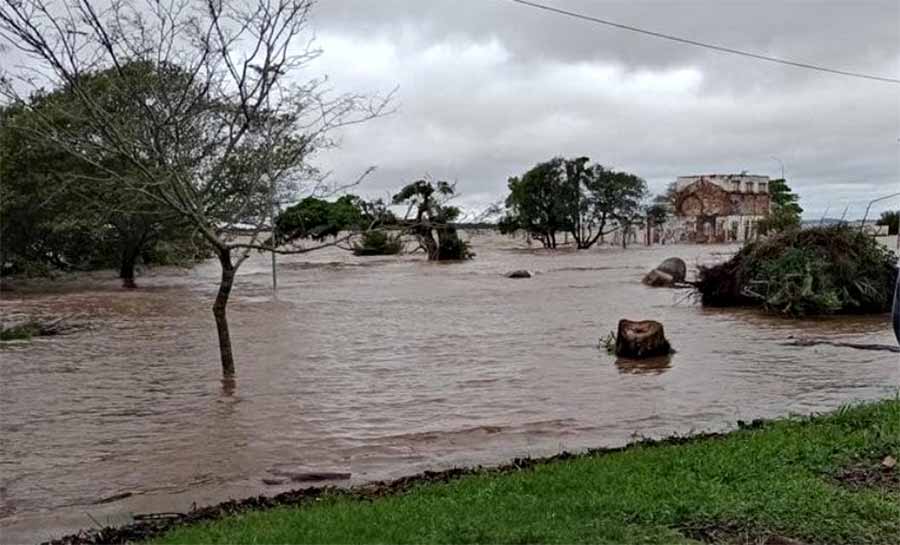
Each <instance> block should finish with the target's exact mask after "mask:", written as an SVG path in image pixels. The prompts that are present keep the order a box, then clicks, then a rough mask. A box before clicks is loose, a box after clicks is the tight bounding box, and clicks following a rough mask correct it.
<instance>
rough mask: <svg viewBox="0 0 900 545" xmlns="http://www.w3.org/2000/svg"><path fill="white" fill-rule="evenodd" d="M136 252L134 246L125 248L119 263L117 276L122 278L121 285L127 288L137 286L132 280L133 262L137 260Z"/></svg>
mask: <svg viewBox="0 0 900 545" xmlns="http://www.w3.org/2000/svg"><path fill="white" fill-rule="evenodd" d="M137 257H138V252H137V249H135V248H131V247H128V248H125V250H123V251H122V262H121V263H120V264H119V278H121V279H122V287H123V288H128V289H134V288H137V284H136V283H135V282H134V264H135V262H136V261H137Z"/></svg>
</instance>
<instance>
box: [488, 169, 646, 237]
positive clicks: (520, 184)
mask: <svg viewBox="0 0 900 545" xmlns="http://www.w3.org/2000/svg"><path fill="white" fill-rule="evenodd" d="M646 186H647V185H646V182H644V180H642V179H641V178H639V177H637V176H635V175H633V174H628V173H625V172H617V171H614V170H611V169H607V168H604V167H603V166H602V165H597V164H591V163H590V159H588V158H587V157H578V158H575V159H564V158H562V157H555V158H553V159H551V160H549V161H546V162H543V163H539V164H538V165H536V166H535V167H533V168H532V169H531V170H529V171H528V172H526V173H525V174H524V175H523V176H522V177H521V179H520V178H511V179H510V180H509V188H510V195H509V197H507V199H506V208H507V215H506V216H505V217H504V218H503V220H501V224H500V226H501V230H502V231H506V232H509V231H512V230H515V229H522V230H525V231H526V232H528V233H529V234H530V235H531V236H532V238H535V239H537V240H540V241H541V243H542V244H543V245H544V247H545V248H555V247H556V245H557V240H556V238H557V237H556V234H557V232H559V231H566V232H568V233H570V234H571V235H572V238H573V239H574V240H575V244H576V247H577V248H578V249H587V248H590V247H591V246H593V245H594V244H596V243H597V241H599V240H602V238H603V237H604V235H607V234H609V233H611V232H613V231H615V230H616V229H619V228H620V226H621V225H622V222H624V221H626V220H629V221H630V220H631V219H632V218H633V217H634V216H635V214H636V213H637V212H638V211H639V210H640V203H641V199H642V198H643V197H644V195H645V193H646Z"/></svg>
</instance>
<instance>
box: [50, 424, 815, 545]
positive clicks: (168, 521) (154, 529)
mask: <svg viewBox="0 0 900 545" xmlns="http://www.w3.org/2000/svg"><path fill="white" fill-rule="evenodd" d="M823 414H827V413H817V414H811V415H807V416H799V415H795V416H785V417H781V418H774V419H765V420H763V419H755V420H753V421H752V422H749V423H748V422H744V421H742V420H738V421H737V427H736V429H734V430H731V431H726V432H702V433H696V434H688V435H679V434H675V435H671V436H667V437H663V438H660V439H650V438H644V439H639V440H637V441H632V442H630V443H628V444H627V445H624V446H621V447H597V448H591V449H587V450H584V451H579V452H577V453H573V452H568V451H563V452H560V453H558V454H554V455H552V456H545V457H537V458H530V457H523V458H514V459H512V460H511V461H509V462H507V463H504V464H501V465H496V466H481V465H478V466H472V467H457V468H451V469H446V470H441V471H424V472H421V473H417V474H414V475H409V476H406V477H399V478H397V479H392V480H386V481H373V482H370V483H364V484H359V485H355V486H352V487H339V486H321V487H320V486H314V487H307V488H297V489H294V490H288V491H286V492H282V493H279V494H276V495H273V496H267V495H259V496H252V497H248V498H243V499H239V500H227V501H224V502H221V503H217V504H213V505H209V506H205V507H199V508H196V509H193V510H191V511H188V512H186V513H178V512H165V513H147V514H136V515H134V518H135V522H132V523H130V524H127V525H124V526H106V527H102V528H90V529H84V530H81V531H79V532H77V533H74V534H69V535H66V536H62V537H59V538H57V539H53V540H50V541H45V542H42V543H41V544H40V545H99V544H124V543H136V542H142V541H146V540H149V539H152V538H154V537H158V536H160V535H162V534H165V533H166V532H168V531H170V530H172V529H174V528H176V527H179V526H186V525H192V524H197V523H201V522H210V521H215V520H219V519H223V518H227V517H230V516H233V515H238V514H241V513H244V512H248V511H262V510H268V509H273V508H276V507H301V506H304V505H308V504H311V503H314V502H316V501H318V500H319V499H321V498H323V497H344V498H350V499H353V500H357V501H374V500H376V499H379V498H383V497H387V496H393V495H400V494H403V493H405V492H407V491H409V490H411V489H413V488H414V487H416V486H419V485H424V484H436V483H446V482H450V481H453V480H456V479H460V478H463V477H467V476H471V475H503V474H509V473H515V472H519V471H529V470H531V469H534V468H535V467H538V466H542V465H547V464H554V463H559V462H564V461H567V460H573V459H578V458H592V457H600V456H605V455H609V454H614V453H619V452H623V451H627V450H631V449H635V448H645V447H663V446H673V445H683V444H687V443H695V442H701V441H709V440H717V439H723V438H725V437H727V436H730V435H732V434H734V433H739V432H742V431H745V430H750V429H759V428H762V427H764V426H765V425H766V424H767V423H769V422H773V421H777V420H784V419H786V418H795V417H796V418H801V419H802V420H809V419H810V418H814V417H816V416H820V415H823Z"/></svg>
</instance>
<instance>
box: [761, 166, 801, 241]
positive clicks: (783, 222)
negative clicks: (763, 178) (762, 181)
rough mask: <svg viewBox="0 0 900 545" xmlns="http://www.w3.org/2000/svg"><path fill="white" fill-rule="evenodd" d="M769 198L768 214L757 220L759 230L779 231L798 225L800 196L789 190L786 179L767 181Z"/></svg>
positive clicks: (766, 231) (764, 231) (762, 231)
mask: <svg viewBox="0 0 900 545" xmlns="http://www.w3.org/2000/svg"><path fill="white" fill-rule="evenodd" d="M769 198H770V199H771V203H772V207H771V211H770V212H769V216H768V217H767V218H765V219H763V220H761V221H760V222H759V231H760V232H761V233H763V234H766V233H769V232H775V233H780V232H782V231H786V230H788V229H798V228H799V227H800V216H801V214H803V208H801V207H800V204H799V201H800V197H799V196H798V195H797V194H796V193H793V192H792V191H791V188H790V186H789V185H788V184H787V181H786V180H784V179H781V178H778V179H775V180H771V181H770V182H769Z"/></svg>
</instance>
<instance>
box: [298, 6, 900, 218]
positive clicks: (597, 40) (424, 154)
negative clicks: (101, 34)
mask: <svg viewBox="0 0 900 545" xmlns="http://www.w3.org/2000/svg"><path fill="white" fill-rule="evenodd" d="M546 3H548V4H552V5H554V6H557V7H561V8H564V9H568V10H572V11H580V12H584V13H588V14H592V15H596V16H598V17H602V18H606V19H611V20H614V21H617V22H621V23H624V24H630V25H635V26H641V27H645V28H648V29H651V30H658V31H662V32H666V33H669V34H676V35H679V36H684V37H687V38H691V39H695V40H700V41H706V42H712V43H717V44H722V45H726V46H729V47H733V48H739V49H746V50H750V51H754V52H759V53H763V54H766V55H771V56H776V57H784V58H789V59H793V60H798V61H802V62H807V63H813V64H822V65H826V66H830V67H834V68H838V69H846V70H852V71H859V72H868V73H873V74H879V75H885V76H888V77H895V78H896V77H898V76H900V3H897V2H895V1H888V2H722V1H711V2H678V3H675V2H665V3H663V2H598V1H590V0H580V1H579V0H568V1H564V0H556V1H553V0H547V2H546ZM314 23H315V25H314V26H315V28H316V32H317V35H318V38H319V39H318V45H319V46H321V47H322V48H323V49H324V50H325V54H324V56H323V57H322V58H321V59H320V61H319V62H318V63H317V64H316V66H315V67H314V68H315V69H316V70H322V71H324V72H327V73H329V74H330V75H331V76H332V78H333V83H334V86H335V88H336V89H338V90H346V91H385V90H389V89H391V88H393V87H394V86H395V85H399V94H398V100H397V106H398V111H397V113H395V114H394V115H392V116H390V117H388V118H385V119H380V120H377V121H374V122H372V123H370V124H368V125H365V126H360V127H357V128H354V129H353V130H348V131H346V133H345V134H344V139H343V147H342V149H341V150H340V151H338V152H334V153H329V154H328V155H327V156H325V157H323V163H324V164H325V165H326V166H327V167H328V168H331V169H333V170H334V172H335V176H336V177H337V178H339V179H341V178H348V177H352V176H353V174H354V172H358V171H360V170H361V169H363V168H365V166H367V165H370V164H375V165H378V166H379V170H378V171H377V172H376V173H375V174H374V175H373V177H372V178H371V179H370V180H368V181H367V184H366V187H365V191H364V192H366V193H369V194H373V195H383V194H386V193H387V192H389V191H390V190H392V189H396V188H397V187H399V186H400V185H401V184H403V183H404V182H407V181H409V180H412V179H414V178H416V177H420V176H422V175H425V174H430V175H432V176H434V177H436V178H446V179H451V180H452V179H456V180H458V184H459V188H460V189H461V191H462V192H463V193H465V194H466V198H465V199H463V201H464V202H465V203H466V204H470V205H473V206H476V205H479V204H486V203H487V202H490V201H494V200H497V199H500V198H502V197H503V194H504V191H505V182H506V179H507V177H509V176H511V175H516V174H519V173H521V172H522V171H523V170H524V169H526V168H528V167H529V166H530V165H532V164H534V163H535V162H537V161H540V160H544V159H547V158H549V157H550V156H552V155H556V154H563V155H576V154H586V155H589V156H591V157H592V158H593V159H594V160H595V161H597V162H600V163H603V164H607V165H610V166H614V167H616V168H622V169H627V170H630V171H633V172H635V173H637V174H639V175H641V176H643V177H645V178H646V179H647V180H648V181H649V182H650V183H651V187H652V188H653V189H655V190H660V189H662V188H663V187H664V186H665V184H666V183H667V182H669V181H671V180H673V179H674V178H675V177H676V176H678V175H682V174H690V173H698V172H712V171H724V172H737V171H741V170H749V171H751V172H756V173H762V174H770V175H776V174H778V173H779V172H780V168H781V167H780V163H779V162H778V161H777V160H776V159H774V158H773V157H777V158H778V159H780V160H781V161H783V162H784V164H785V168H786V171H787V174H788V177H789V179H790V180H791V181H792V183H793V185H794V187H795V188H796V189H797V190H798V191H799V192H800V193H801V196H802V198H803V204H804V205H805V206H806V208H807V212H808V215H809V216H815V215H817V214H820V213H821V212H822V211H823V210H824V209H825V208H826V207H827V206H829V205H831V206H832V208H833V209H834V208H835V207H838V208H843V206H844V205H846V204H851V203H853V204H854V205H855V207H856V208H859V210H860V212H861V210H862V207H863V205H861V204H860V203H861V202H862V201H865V200H867V199H869V198H872V197H873V196H877V195H878V194H882V193H886V192H890V191H892V190H893V191H900V160H898V152H900V142H898V137H900V86H898V85H891V84H885V83H878V82H870V81H865V80H857V79H851V78H846V77H841V76H835V75H830V74H824V73H820V72H812V71H807V70H801V69H797V68H792V67H786V66H780V65H776V64H770V63H763V62H759V61H756V60H752V59H747V58H744V57H738V56H732V55H724V54H722V53H718V52H714V51H709V50H705V49H700V48H696V47H690V46H685V45H679V44H676V43H672V42H667V41H662V40H658V39H654V38H650V37H647V36H642V35H638V34H633V33H629V32H624V31H621V30H616V29H612V28H607V27H603V26H598V25H594V24H589V23H585V22H583V21H578V20H574V19H570V18H566V17H562V16H559V15H555V14H551V13H546V12H541V11H535V10H533V9H530V8H526V7H523V6H520V5H517V4H514V3H512V2H509V1H508V0H458V1H444V0H441V1H427V2H422V1H414V0H407V1H401V0H379V1H365V0H323V1H322V2H321V3H320V4H319V5H318V7H317V10H316V12H315V21H314ZM852 210H853V209H851V213H852Z"/></svg>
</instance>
